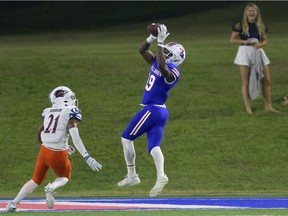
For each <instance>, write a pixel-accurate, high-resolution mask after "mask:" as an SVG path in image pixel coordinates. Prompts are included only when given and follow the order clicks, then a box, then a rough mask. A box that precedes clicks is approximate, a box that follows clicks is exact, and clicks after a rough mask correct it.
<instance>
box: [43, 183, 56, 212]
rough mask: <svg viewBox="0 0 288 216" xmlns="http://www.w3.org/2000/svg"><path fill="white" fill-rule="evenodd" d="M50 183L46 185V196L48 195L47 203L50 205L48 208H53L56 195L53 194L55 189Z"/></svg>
mask: <svg viewBox="0 0 288 216" xmlns="http://www.w3.org/2000/svg"><path fill="white" fill-rule="evenodd" d="M50 185H51V184H50V183H49V184H48V185H46V187H45V188H44V191H45V196H46V204H47V206H48V208H50V209H51V208H53V207H54V202H55V200H54V196H53V192H54V190H53V189H51V188H50Z"/></svg>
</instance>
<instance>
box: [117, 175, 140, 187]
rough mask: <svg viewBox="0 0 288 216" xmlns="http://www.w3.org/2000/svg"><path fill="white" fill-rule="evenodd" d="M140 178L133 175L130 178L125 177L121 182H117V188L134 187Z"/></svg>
mask: <svg viewBox="0 0 288 216" xmlns="http://www.w3.org/2000/svg"><path fill="white" fill-rule="evenodd" d="M140 182H141V181H140V178H139V177H138V175H137V174H136V175H134V176H132V177H128V176H127V175H126V176H125V179H123V180H122V181H120V182H118V184H117V185H118V186H119V187H126V186H134V185H138V184H140Z"/></svg>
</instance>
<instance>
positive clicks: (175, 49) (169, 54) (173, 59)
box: [163, 42, 186, 66]
mask: <svg viewBox="0 0 288 216" xmlns="http://www.w3.org/2000/svg"><path fill="white" fill-rule="evenodd" d="M163 51H164V55H165V57H166V63H167V64H169V63H172V64H175V65H176V66H178V65H180V64H181V63H182V62H183V61H184V60H185V57H186V52H185V49H184V47H183V46H182V45H181V44H179V43H176V42H170V43H168V44H166V45H165V46H164V50H163Z"/></svg>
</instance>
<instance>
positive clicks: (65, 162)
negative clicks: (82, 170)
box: [44, 150, 72, 208]
mask: <svg viewBox="0 0 288 216" xmlns="http://www.w3.org/2000/svg"><path fill="white" fill-rule="evenodd" d="M49 154H50V155H51V157H50V158H51V160H50V161H49V165H50V167H51V168H52V169H53V171H54V172H55V174H56V176H57V177H56V179H55V180H54V181H53V182H52V183H48V184H47V185H46V186H45V188H44V191H45V196H46V204H47V206H48V208H53V207H54V202H55V199H54V195H53V194H54V191H55V190H56V189H58V188H60V187H63V186H64V185H66V184H67V182H68V181H69V179H70V177H71V170H72V168H71V163H70V160H69V159H68V151H51V150H50V153H49ZM52 155H53V156H52Z"/></svg>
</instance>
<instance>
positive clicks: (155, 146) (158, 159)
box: [147, 108, 169, 197]
mask: <svg viewBox="0 0 288 216" xmlns="http://www.w3.org/2000/svg"><path fill="white" fill-rule="evenodd" d="M155 114H157V117H158V123H157V124H156V125H154V126H153V128H151V129H150V130H149V131H148V132H147V139H148V151H149V152H150V154H151V156H152V158H153V160H154V164H155V168H156V172H157V177H156V182H155V185H154V187H153V188H152V189H151V191H150V197H155V196H157V195H159V194H160V193H161V191H162V190H163V188H164V187H165V185H166V184H167V183H168V180H169V179H168V177H167V176H166V174H165V171H164V156H163V153H162V150H161V148H160V145H161V142H162V137H163V132H164V127H165V125H166V123H167V120H168V111H167V109H164V108H159V109H158V110H157V112H155Z"/></svg>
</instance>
